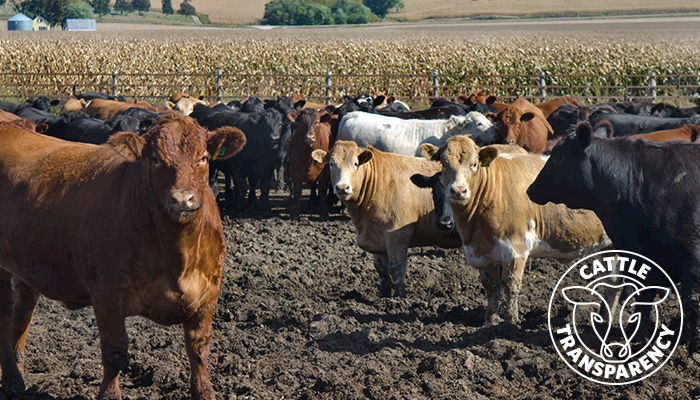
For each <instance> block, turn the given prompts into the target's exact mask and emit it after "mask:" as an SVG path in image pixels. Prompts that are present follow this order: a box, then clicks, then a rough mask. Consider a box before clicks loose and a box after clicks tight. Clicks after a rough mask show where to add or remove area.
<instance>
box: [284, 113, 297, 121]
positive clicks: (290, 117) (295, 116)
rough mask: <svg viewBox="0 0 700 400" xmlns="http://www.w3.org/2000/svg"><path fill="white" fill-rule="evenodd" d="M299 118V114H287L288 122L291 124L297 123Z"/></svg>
mask: <svg viewBox="0 0 700 400" xmlns="http://www.w3.org/2000/svg"><path fill="white" fill-rule="evenodd" d="M298 116H299V114H297V113H295V112H290V113H287V120H289V122H296V121H297V117H298Z"/></svg>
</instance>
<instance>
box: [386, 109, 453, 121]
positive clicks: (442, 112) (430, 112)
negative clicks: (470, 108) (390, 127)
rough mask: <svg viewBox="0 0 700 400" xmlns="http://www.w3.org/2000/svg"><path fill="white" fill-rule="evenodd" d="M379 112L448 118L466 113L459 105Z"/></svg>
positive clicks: (400, 115)
mask: <svg viewBox="0 0 700 400" xmlns="http://www.w3.org/2000/svg"><path fill="white" fill-rule="evenodd" d="M381 114H383V115H386V116H388V117H396V118H401V119H449V118H450V117H451V116H453V115H459V116H464V115H467V112H466V111H465V110H464V108H462V107H459V106H443V107H434V108H428V109H427V110H418V111H409V112H398V113H381Z"/></svg>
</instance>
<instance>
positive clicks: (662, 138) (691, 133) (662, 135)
mask: <svg viewBox="0 0 700 400" xmlns="http://www.w3.org/2000/svg"><path fill="white" fill-rule="evenodd" d="M606 122H607V121H606ZM698 135H700V125H683V126H681V127H680V128H676V129H666V130H663V131H656V132H651V133H639V134H637V135H631V136H627V137H626V138H627V139H646V140H651V141H652V142H670V141H671V140H681V141H688V142H698Z"/></svg>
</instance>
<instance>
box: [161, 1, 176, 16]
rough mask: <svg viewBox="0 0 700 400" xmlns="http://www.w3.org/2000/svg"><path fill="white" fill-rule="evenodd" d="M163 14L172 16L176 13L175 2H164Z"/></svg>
mask: <svg viewBox="0 0 700 400" xmlns="http://www.w3.org/2000/svg"><path fill="white" fill-rule="evenodd" d="M162 4H163V8H162V10H163V14H167V15H171V14H172V13H174V12H175V11H174V10H173V2H172V0H163V2H162Z"/></svg>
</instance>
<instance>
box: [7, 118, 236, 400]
mask: <svg viewBox="0 0 700 400" xmlns="http://www.w3.org/2000/svg"><path fill="white" fill-rule="evenodd" d="M244 144H245V135H244V134H243V132H241V131H240V130H238V129H236V128H231V127H225V128H219V129H217V130H216V131H214V132H208V131H206V130H205V129H203V128H202V127H200V126H199V125H197V123H196V122H194V120H192V119H191V118H188V117H184V116H182V115H179V114H177V113H167V114H164V115H163V119H162V120H161V121H160V122H158V123H157V124H156V125H154V126H153V127H151V129H149V131H148V132H147V133H146V134H145V135H144V136H139V135H137V134H134V133H130V132H129V133H127V132H122V133H118V134H116V135H114V136H112V137H111V138H110V140H109V142H108V143H107V144H104V145H101V146H95V145H89V144H80V143H72V142H65V141H62V140H59V139H55V138H52V137H48V136H43V135H40V134H37V133H34V132H31V131H28V130H25V129H21V128H17V127H15V126H13V125H11V124H8V123H3V124H0V203H1V204H3V207H0V220H1V221H2V224H1V225H0V296H1V300H0V363H1V366H2V385H3V388H4V389H6V390H11V391H23V390H24V387H25V385H24V380H23V378H22V374H21V372H20V370H21V368H22V366H21V364H20V365H18V364H17V361H18V359H17V356H19V359H20V360H21V354H22V353H23V351H24V346H25V340H26V337H27V334H28V330H29V323H30V320H31V317H32V313H33V311H34V308H35V306H36V303H37V300H38V298H39V295H40V294H43V295H45V296H46V297H48V298H50V299H54V300H58V301H61V302H63V303H64V304H65V305H66V306H67V307H68V308H71V309H77V308H81V307H86V306H90V305H92V307H93V308H94V312H95V319H96V321H97V327H98V330H99V333H100V343H101V348H102V364H103V367H104V376H103V380H102V385H101V388H100V394H99V396H98V398H100V399H121V392H120V389H119V372H120V371H121V370H123V369H124V368H125V367H126V366H127V364H128V352H127V347H128V343H129V339H128V337H127V333H126V328H125V319H126V317H129V316H135V315H140V316H143V317H146V318H148V319H151V320H153V321H155V322H157V323H160V324H166V325H170V324H183V327H184V333H185V347H186V349H187V355H188V358H189V361H190V372H191V378H190V386H191V391H192V393H191V394H192V398H193V399H214V398H215V394H214V391H213V388H212V385H211V383H210V380H209V372H208V368H207V364H208V363H207V358H208V355H209V348H210V345H211V322H212V315H213V313H214V308H215V306H216V302H217V299H218V297H219V292H220V289H221V269H222V265H223V262H224V251H225V249H224V236H223V229H222V226H221V218H220V216H219V210H218V208H217V205H216V199H215V198H214V194H213V192H212V191H211V189H210V188H209V186H208V184H207V180H208V179H207V178H208V172H209V162H208V161H209V158H212V159H226V158H229V157H232V156H233V155H234V154H236V153H237V152H238V151H239V150H240V149H241V148H242V147H243V145H244ZM210 155H211V156H210ZM16 354H17V356H16Z"/></svg>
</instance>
